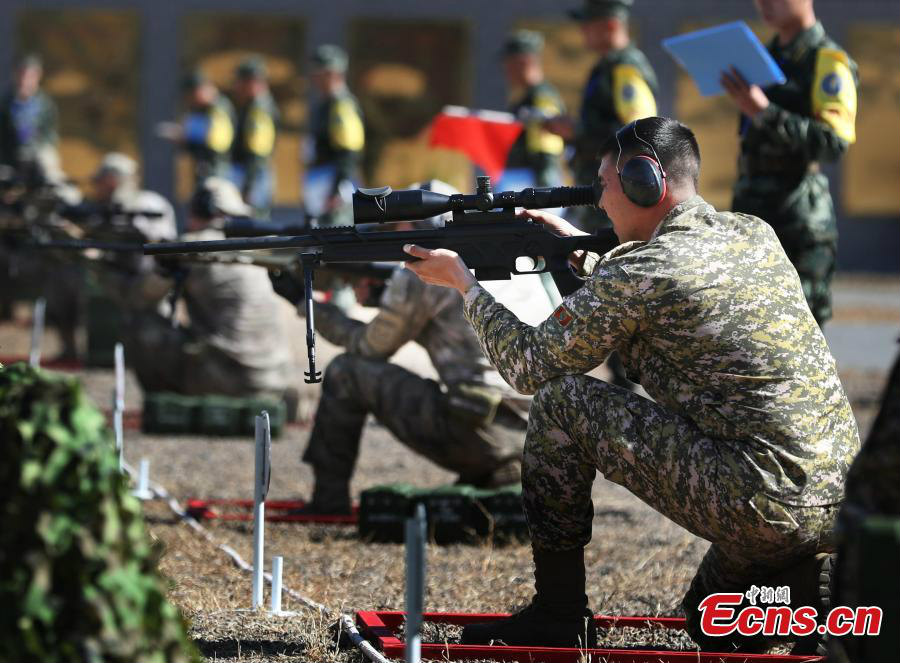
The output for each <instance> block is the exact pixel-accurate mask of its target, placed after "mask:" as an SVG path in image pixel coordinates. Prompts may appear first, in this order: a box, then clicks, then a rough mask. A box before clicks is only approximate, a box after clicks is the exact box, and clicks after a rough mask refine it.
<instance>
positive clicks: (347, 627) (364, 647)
mask: <svg viewBox="0 0 900 663" xmlns="http://www.w3.org/2000/svg"><path fill="white" fill-rule="evenodd" d="M341 630H342V631H343V632H344V633H346V634H347V637H348V638H350V642H352V643H353V644H354V645H355V646H356V647H358V648H359V650H360V651H361V652H362V653H363V655H364V656H365V657H366V658H368V659H369V660H370V661H374V662H375V663H391V661H390V659H387V658H385V657H384V655H383V654H382V653H381V652H379V651H378V650H377V649H375V647H373V646H372V643H371V642H369V641H368V640H366V639H365V638H364V637H362V636H361V635H360V634H359V631H357V630H356V626H355V625H354V624H353V620H352V619H350V615H341Z"/></svg>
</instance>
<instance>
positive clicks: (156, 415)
mask: <svg viewBox="0 0 900 663" xmlns="http://www.w3.org/2000/svg"><path fill="white" fill-rule="evenodd" d="M198 406H199V399H198V398H195V397H193V396H182V395H181V394H173V393H169V392H155V393H153V392H151V393H146V394H144V413H143V417H142V420H141V430H143V432H145V433H191V432H193V431H194V430H195V417H196V413H197V409H198Z"/></svg>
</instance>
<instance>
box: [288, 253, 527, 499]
mask: <svg viewBox="0 0 900 663" xmlns="http://www.w3.org/2000/svg"><path fill="white" fill-rule="evenodd" d="M380 306H381V308H380V311H379V313H378V315H377V316H376V317H375V318H374V319H373V320H372V321H371V322H369V323H368V324H364V323H362V322H359V321H357V320H352V319H350V318H348V317H347V316H345V315H344V314H343V312H341V311H340V310H338V309H337V308H336V307H334V306H330V305H322V304H317V305H316V311H315V316H316V327H317V329H318V331H319V333H320V334H322V336H324V337H325V338H326V339H328V340H329V341H331V342H332V343H334V344H336V345H339V346H342V347H344V348H346V350H347V354H343V355H340V356H339V357H336V358H335V359H334V360H332V361H331V363H330V364H329V365H328V368H327V370H326V372H325V377H324V383H323V385H322V399H321V401H320V402H319V408H318V410H317V412H316V418H315V425H314V427H313V431H312V435H311V436H310V439H309V445H308V447H307V449H306V453H305V454H304V456H303V460H304V461H305V462H307V463H309V464H310V465H312V466H313V468H314V470H315V473H316V482H317V491H318V488H319V483H320V481H323V480H328V479H330V480H333V481H334V482H335V483H336V484H339V485H340V484H343V485H344V486H346V485H347V484H348V483H349V480H350V476H351V475H352V473H353V468H354V465H355V463H356V457H357V455H358V452H359V440H360V434H361V431H362V426H363V422H364V421H365V418H366V415H367V414H368V413H370V412H371V413H372V414H373V415H374V416H375V418H376V419H378V421H380V422H381V423H382V424H383V425H384V426H386V427H387V428H388V429H389V430H390V431H391V432H392V433H394V435H395V436H396V437H397V439H398V440H400V441H401V442H402V443H403V444H405V445H407V446H408V447H410V448H411V449H412V450H413V451H416V452H417V453H420V454H422V455H423V456H425V457H426V458H428V459H429V460H431V461H433V462H435V463H437V464H438V465H440V466H441V467H444V468H446V469H448V470H451V471H453V472H457V473H459V475H460V479H461V480H462V481H463V482H465V483H474V484H490V483H493V482H494V481H495V480H497V479H499V477H500V476H501V473H497V470H500V469H501V468H503V472H502V476H503V477H505V480H503V482H505V483H509V482H512V481H516V480H518V469H519V458H520V455H521V451H522V443H523V440H524V434H525V418H524V411H523V410H524V407H523V406H522V404H523V401H522V398H521V397H519V396H518V395H516V394H514V393H513V392H511V391H510V390H509V388H508V387H507V386H506V385H505V384H504V383H503V380H502V379H501V378H500V376H499V374H498V373H497V371H496V370H494V369H493V368H492V367H491V366H490V364H488V362H487V360H486V359H485V357H484V355H483V354H482V352H481V349H480V348H479V346H478V340H477V339H476V338H475V335H474V333H473V332H472V329H471V328H470V327H469V325H468V324H467V323H466V321H465V318H464V316H463V311H462V298H461V297H460V296H459V295H458V294H457V293H456V292H455V291H452V290H448V289H446V288H441V287H437V286H430V285H425V284H424V283H423V282H422V281H420V280H419V279H418V277H416V276H415V275H414V274H413V273H412V272H410V271H408V270H405V269H399V270H397V271H396V272H394V275H393V276H392V277H391V279H390V281H389V282H388V286H387V288H386V289H385V291H384V293H383V295H382V298H381V304H380ZM407 341H415V342H417V343H419V344H420V345H422V346H423V347H424V348H425V350H426V351H427V352H428V356H429V358H430V359H431V362H432V364H434V367H435V369H436V370H437V372H438V376H439V378H440V382H436V381H434V380H430V379H425V378H422V377H419V376H418V375H415V374H414V373H411V372H409V371H407V370H405V369H403V368H401V367H399V366H396V365H394V364H391V363H389V362H388V361H387V360H388V358H389V357H390V356H391V355H393V354H394V353H395V352H396V351H397V350H399V349H400V348H401V347H402V346H403V345H404V344H405V343H406V342H407Z"/></svg>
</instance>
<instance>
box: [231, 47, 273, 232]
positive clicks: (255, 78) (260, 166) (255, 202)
mask: <svg viewBox="0 0 900 663" xmlns="http://www.w3.org/2000/svg"><path fill="white" fill-rule="evenodd" d="M235 79H236V80H235V103H236V106H237V108H236V114H237V116H236V118H235V124H234V140H233V142H232V144H231V174H230V179H231V181H232V182H234V184H235V186H237V187H238V189H240V191H241V195H243V196H244V200H245V201H246V202H247V204H248V205H250V206H251V207H252V208H253V211H254V214H255V215H256V216H268V215H269V210H270V208H271V207H272V191H273V187H274V175H273V173H272V154H273V153H274V151H275V137H276V132H277V128H278V120H279V114H278V108H277V107H276V106H275V100H274V99H272V95H271V93H270V92H269V84H268V82H267V78H266V67H265V62H264V61H263V60H262V59H261V58H258V57H252V58H248V59H247V60H244V61H243V62H242V63H241V64H240V65H238V67H237V69H236V70H235Z"/></svg>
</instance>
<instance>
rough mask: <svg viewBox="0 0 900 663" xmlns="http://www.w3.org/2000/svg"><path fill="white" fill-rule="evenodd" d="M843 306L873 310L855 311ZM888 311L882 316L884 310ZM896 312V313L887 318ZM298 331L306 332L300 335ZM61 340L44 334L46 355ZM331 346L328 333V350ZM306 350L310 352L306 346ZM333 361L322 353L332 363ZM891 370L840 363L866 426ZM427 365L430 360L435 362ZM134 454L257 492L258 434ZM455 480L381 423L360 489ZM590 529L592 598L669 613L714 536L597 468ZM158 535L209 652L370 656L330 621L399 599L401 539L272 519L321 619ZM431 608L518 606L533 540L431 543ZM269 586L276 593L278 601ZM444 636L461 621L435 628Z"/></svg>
mask: <svg viewBox="0 0 900 663" xmlns="http://www.w3.org/2000/svg"><path fill="white" fill-rule="evenodd" d="M840 315H845V316H846V317H853V319H854V320H858V319H859V316H863V317H865V311H861V310H859V309H857V308H854V309H853V310H848V311H846V312H841V311H838V312H837V315H836V318H837V317H838V316H840ZM878 315H880V314H878ZM890 322H891V323H895V322H896V321H895V319H894V318H893V317H891V319H890ZM297 336H298V337H299V338H302V335H301V334H298V335H297ZM54 344H55V339H54V337H53V334H52V333H48V335H47V337H46V339H45V343H44V352H45V356H52V354H53V352H54V349H55V345H54ZM27 349H28V328H27V312H24V313H23V312H19V316H18V318H17V321H16V322H15V323H0V355H7V356H8V355H12V354H19V355H22V354H26V353H27ZM334 353H335V349H334V348H329V347H327V344H324V343H323V346H322V347H321V348H320V351H319V354H320V356H321V357H322V358H323V360H324V361H327V359H328V358H329V357H331V356H333V355H334ZM303 354H304V355H305V353H303ZM401 361H402V362H403V363H405V364H407V365H409V366H417V367H422V357H421V353H417V351H416V350H415V349H410V348H405V349H404V351H403V353H401ZM323 363H324V362H323ZM886 369H887V362H885V366H884V368H883V369H870V368H865V369H860V368H856V367H853V366H846V367H842V368H841V377H842V380H843V381H844V386H845V388H846V390H847V392H848V394H849V396H850V398H851V402H852V404H853V408H854V412H855V414H856V416H857V419H858V423H859V426H860V433H861V435H862V436H863V437H864V436H865V434H866V433H867V432H868V429H869V427H870V426H871V422H872V419H873V417H874V415H875V413H876V411H877V404H878V398H879V395H880V391H881V388H882V384H883V381H884V379H885V377H886ZM426 370H427V369H426ZM79 377H80V379H81V380H82V382H83V384H84V385H85V387H86V389H87V391H88V393H89V394H90V395H91V396H92V397H93V398H94V399H95V401H96V402H97V403H98V404H100V406H101V407H103V408H106V407H107V405H108V404H109V402H110V393H111V389H112V384H113V377H112V372H111V371H109V370H84V371H81V372H80V373H79ZM317 390H318V387H304V390H303V397H304V403H303V407H302V408H301V411H302V413H303V414H304V415H305V416H309V414H310V413H311V412H312V411H313V409H314V404H315V395H316V393H317ZM140 405H141V395H140V390H139V388H138V386H137V384H136V382H135V381H134V378H133V376H132V375H131V374H129V378H128V384H127V387H126V408H127V409H128V410H138V409H140ZM308 434H309V427H308V423H307V425H301V426H292V427H288V428H287V429H286V431H285V433H284V434H283V435H282V436H281V438H279V439H278V440H276V441H275V442H274V444H273V448H272V456H273V474H272V481H271V488H270V492H269V498H270V499H292V498H302V497H306V496H308V495H309V493H310V489H311V474H310V471H309V469H308V468H307V467H306V466H305V465H303V464H302V463H301V462H300V455H301V453H302V450H303V448H304V445H305V443H306V438H307V436H308ZM125 455H126V458H127V460H128V461H129V462H130V463H131V464H132V465H135V466H136V465H137V463H138V461H139V460H140V459H141V458H147V459H149V461H150V471H151V476H152V479H153V480H154V481H155V482H157V483H159V484H160V485H162V486H164V487H165V488H166V489H167V490H168V491H169V492H170V493H171V494H172V495H173V496H174V497H175V498H177V499H178V500H179V501H181V502H182V503H183V502H184V500H186V499H187V498H190V497H230V498H251V497H252V481H253V445H252V441H251V440H249V439H241V438H204V437H190V436H183V437H164V436H153V435H144V434H141V433H140V432H138V431H131V430H130V431H127V432H126V435H125ZM453 480H454V477H453V476H452V475H451V474H449V473H448V472H446V471H444V470H442V469H440V468H438V467H437V466H435V465H433V464H431V463H429V462H427V461H425V460H423V459H421V458H419V457H417V456H414V455H412V454H411V453H410V452H408V451H407V450H406V448H405V447H403V446H402V445H400V444H399V443H398V442H397V441H396V440H395V439H394V438H393V437H392V435H391V434H390V433H389V432H388V431H386V430H385V429H384V428H382V427H381V426H379V425H378V424H377V423H375V422H374V421H370V422H369V423H368V424H367V426H366V428H365V432H364V437H363V443H362V453H361V457H360V460H359V464H358V471H357V473H356V475H355V477H354V481H353V491H354V493H355V494H356V495H358V493H359V491H361V490H363V489H365V488H367V487H369V486H373V485H376V484H381V483H386V482H394V481H406V482H410V483H414V484H417V485H422V486H435V485H440V484H446V483H450V482H452V481H453ZM593 499H594V508H595V515H594V527H593V540H592V542H591V544H590V546H589V547H588V548H587V551H586V559H587V577H588V595H589V596H590V598H591V607H592V608H593V610H594V611H595V613H602V614H615V615H651V616H652V615H672V614H677V612H676V606H677V604H678V601H679V600H680V597H681V595H682V594H683V592H684V591H685V590H686V588H687V585H688V583H689V582H690V579H691V577H692V575H693V573H694V570H695V569H696V567H697V565H698V563H699V562H700V559H701V558H702V556H703V553H704V551H705V550H706V547H707V544H706V543H705V542H704V541H702V540H700V539H698V538H696V537H694V536H693V535H691V534H689V533H688V532H686V531H685V530H683V529H681V528H680V527H678V526H677V525H675V524H673V523H672V522H670V521H668V520H667V519H665V518H664V517H662V516H661V515H660V514H658V513H657V512H655V511H654V510H653V509H651V508H649V507H648V506H646V505H644V504H643V503H642V502H640V501H639V500H637V499H636V498H634V497H633V496H631V495H630V494H629V493H628V492H627V491H626V490H624V489H623V488H621V487H619V486H617V485H615V484H612V483H610V482H607V481H605V480H603V479H602V478H598V479H597V481H596V482H595V484H594V489H593ZM145 511H146V515H147V522H148V526H149V529H150V532H151V534H152V536H153V537H154V538H155V539H157V540H159V541H161V542H162V543H163V545H164V549H165V553H164V556H163V558H162V562H161V569H162V571H163V572H164V573H165V574H166V575H167V576H168V577H169V578H170V579H171V581H172V584H171V590H170V597H171V599H172V600H173V601H174V602H175V603H176V604H177V605H178V606H179V607H180V608H181V609H182V611H183V613H184V615H185V617H186V618H187V620H188V622H189V624H190V631H191V634H192V637H193V638H194V640H195V642H196V643H197V645H198V646H199V647H200V649H201V651H202V652H203V654H204V656H205V657H206V659H207V660H210V661H213V660H215V661H263V660H266V661H285V662H292V661H311V660H315V661H354V662H355V661H359V660H360V659H361V657H360V654H359V653H358V652H356V651H355V650H353V651H340V650H338V649H337V648H336V645H335V643H334V641H333V639H332V638H331V633H330V626H331V625H332V624H333V623H334V621H335V620H336V618H337V616H338V614H339V613H341V612H345V613H352V612H353V611H355V610H360V609H368V610H371V609H392V610H402V609H403V604H404V595H403V592H404V582H403V573H404V570H403V550H402V546H400V545H394V544H374V543H362V542H360V541H359V540H358V538H357V536H356V532H355V529H354V528H353V527H349V526H324V525H297V524H279V523H270V524H268V526H267V529H266V560H267V561H266V567H267V568H270V559H271V557H272V556H274V555H281V556H283V558H284V584H285V586H286V587H289V588H291V589H292V590H294V591H296V592H298V593H300V594H301V595H303V596H306V597H308V598H310V599H312V600H314V601H316V602H319V603H322V604H324V605H325V606H327V608H328V614H327V615H325V616H323V615H320V614H318V613H317V612H315V611H312V610H309V609H306V608H304V607H303V606H302V605H301V604H300V603H298V602H297V601H295V600H293V599H292V598H291V597H290V596H287V595H285V596H284V598H283V609H284V610H288V611H297V613H298V615H297V616H292V617H273V616H269V615H267V614H264V613H253V612H251V611H250V610H249V608H250V592H251V580H250V574H249V573H246V572H244V571H242V570H240V569H239V568H238V567H236V566H235V565H234V564H233V563H232V562H231V561H230V560H229V559H228V558H227V557H226V556H225V554H224V553H223V552H221V551H220V550H219V549H217V547H216V546H215V545H214V544H213V543H211V542H210V541H208V540H206V539H204V538H202V537H200V536H198V535H197V534H196V533H195V532H194V531H193V530H192V529H190V528H189V527H187V526H186V525H185V524H184V523H182V522H181V521H180V520H179V519H178V518H177V517H176V516H174V515H173V513H172V511H170V510H169V508H168V507H167V506H166V504H165V503H164V502H162V501H160V500H151V501H148V502H146V503H145ZM205 526H206V527H207V528H208V530H209V531H210V532H211V534H212V536H213V538H214V539H215V540H216V541H217V542H219V543H226V544H228V545H230V546H231V547H233V548H234V549H235V550H236V551H237V552H238V553H239V554H240V555H241V556H243V558H244V559H245V560H247V561H248V562H249V561H250V560H251V559H252V549H251V546H252V531H251V528H250V526H249V524H240V523H238V524H234V523H231V524H229V523H216V522H207V523H205ZM427 564H428V573H427V590H426V598H425V606H426V610H428V611H454V612H508V611H512V610H515V609H516V608H518V607H520V606H523V605H524V604H526V603H527V602H528V601H529V599H530V598H531V595H532V593H533V588H532V575H531V559H530V549H529V547H528V546H527V545H526V544H523V543H513V544H503V545H500V544H497V545H495V544H494V543H493V542H491V541H488V542H485V543H483V544H482V545H451V546H437V545H433V544H432V545H429V546H428V550H427ZM268 595H269V592H268V587H267V588H266V602H267V604H268V600H269V597H268ZM429 633H430V634H431V635H432V636H433V637H435V638H438V640H437V641H441V639H442V638H443V637H444V636H448V637H453V631H452V629H451V630H449V631H448V630H444V631H435V630H434V629H432V630H431V631H430V632H429ZM602 641H603V642H605V643H606V644H608V645H611V646H636V645H641V646H649V645H659V646H668V647H681V648H689V647H690V641H689V640H687V638H686V636H683V635H680V634H677V633H669V634H663V633H657V632H650V631H637V632H631V631H630V630H628V629H625V630H621V629H617V630H613V631H610V632H609V633H608V634H606V635H605V636H604V639H603V640H602Z"/></svg>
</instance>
